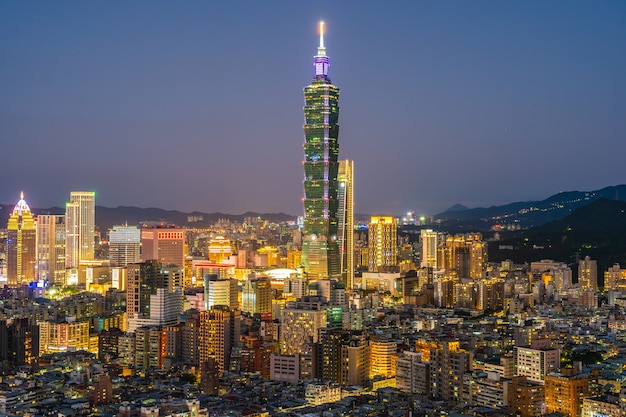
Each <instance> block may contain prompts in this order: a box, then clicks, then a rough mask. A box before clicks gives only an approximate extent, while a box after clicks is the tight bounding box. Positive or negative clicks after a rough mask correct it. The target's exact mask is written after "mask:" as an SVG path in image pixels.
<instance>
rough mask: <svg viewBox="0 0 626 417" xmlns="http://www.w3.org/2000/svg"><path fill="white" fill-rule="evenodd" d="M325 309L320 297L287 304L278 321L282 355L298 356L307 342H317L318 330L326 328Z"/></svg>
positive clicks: (326, 304)
mask: <svg viewBox="0 0 626 417" xmlns="http://www.w3.org/2000/svg"><path fill="white" fill-rule="evenodd" d="M327 307H328V303H326V302H325V301H324V300H323V298H321V297H303V298H302V300H300V301H296V302H293V303H287V305H286V306H285V309H284V310H283V311H282V316H281V320H280V323H281V328H280V350H281V353H282V354H287V355H293V354H300V353H302V352H303V351H304V350H305V345H306V344H307V343H308V342H313V343H317V342H318V337H319V329H321V328H325V327H327V315H326V314H327V311H326V308H327Z"/></svg>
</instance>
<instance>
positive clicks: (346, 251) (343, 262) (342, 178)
mask: <svg viewBox="0 0 626 417" xmlns="http://www.w3.org/2000/svg"><path fill="white" fill-rule="evenodd" d="M337 180H338V181H339V194H338V196H339V197H338V198H339V207H338V209H337V217H338V219H339V233H338V234H337V236H338V237H339V255H340V270H341V280H342V282H343V283H344V285H345V286H346V288H347V289H348V290H351V289H353V288H354V161H350V160H348V159H346V160H342V161H339V173H338V174H337Z"/></svg>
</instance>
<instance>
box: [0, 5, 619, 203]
mask: <svg viewBox="0 0 626 417" xmlns="http://www.w3.org/2000/svg"><path fill="white" fill-rule="evenodd" d="M320 20H323V21H324V22H325V23H326V36H325V44H326V48H327V54H328V55H329V56H330V62H331V67H330V77H331V80H332V81H333V83H334V84H335V85H337V86H338V87H339V88H340V89H341V94H340V99H339V105H340V114H339V123H340V133H339V144H340V150H339V157H340V159H351V160H354V161H355V211H356V212H357V213H369V214H380V215H401V214H402V213H405V212H407V211H415V212H416V213H418V214H436V213H438V212H441V211H443V210H445V209H447V208H448V207H450V206H452V205H454V204H457V203H460V204H463V205H465V206H468V207H485V206H491V205H500V204H507V203H510V202H514V201H529V200H542V199H544V198H547V197H548V196H550V195H552V194H555V193H557V192H560V191H572V190H580V191H590V190H595V189H599V188H603V187H605V186H610V185H618V184H623V183H625V182H626V179H625V178H624V174H625V173H626V170H625V168H624V156H625V154H626V141H625V139H626V137H625V132H626V2H624V1H622V0H617V1H609V0H607V1H600V2H598V1H591V0H589V1H574V0H552V1H543V0H534V1H533V0H530V1H496V0H492V1H480V0H476V1H471V2H469V1H460V0H459V1H452V0H450V1H418V0H415V1H413V0H411V1H408V0H407V1H400V0H399V1H392V2H387V1H348V0H344V1H322V0H319V1H315V2H312V1H311V2H305V1H286V0H285V1H270V0H267V1H258V0H255V1H252V0H251V1H240V0H233V1H224V2H212V1H192V0H188V1H183V2H174V1H159V0H151V1H140V0H138V1H132V2H130V1H118V0H113V1H106V2H105V1H100V2H98V1H90V2H84V1H55V2H50V1H35V0H33V1H28V2H17V1H9V0H0V79H1V80H2V82H1V83H0V160H1V163H0V178H1V179H2V186H0V203H3V204H14V203H15V202H17V200H18V198H19V193H20V191H24V192H25V195H26V201H27V202H28V203H29V205H30V206H31V207H40V208H44V207H51V206H63V205H64V203H65V201H67V200H68V199H69V193H70V191H79V190H95V191H96V192H97V204H98V205H103V206H107V207H117V206H120V205H124V206H137V207H160V208H164V209H175V210H181V211H186V212H191V211H194V210H197V211H203V212H224V213H231V214H241V213H244V212H246V211H257V212H284V213H289V214H293V215H301V214H302V211H303V209H302V201H301V200H302V195H303V187H302V180H303V176H304V174H303V168H302V159H303V148H302V145H303V143H304V133H303V129H302V125H303V123H304V116H303V111H302V108H303V105H304V97H303V91H302V89H303V87H305V86H306V85H307V84H309V83H310V81H311V79H312V77H313V66H312V63H313V55H315V53H316V50H317V45H318V34H317V25H318V22H319V21H320Z"/></svg>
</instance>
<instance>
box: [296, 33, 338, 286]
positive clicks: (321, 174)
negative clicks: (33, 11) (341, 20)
mask: <svg viewBox="0 0 626 417" xmlns="http://www.w3.org/2000/svg"><path fill="white" fill-rule="evenodd" d="M313 63H314V67H315V76H314V77H313V81H312V82H311V84H310V85H309V86H307V87H305V88H304V98H305V105H304V116H305V125H304V136H305V142H304V162H303V164H304V199H303V203H304V225H303V237H302V263H303V264H304V269H305V272H306V273H308V274H309V277H311V278H340V275H341V269H340V268H341V265H340V260H339V241H338V218H337V209H338V206H339V199H338V191H339V182H338V180H337V176H338V169H339V163H338V162H337V158H338V155H339V143H338V141H337V138H338V136H339V124H338V120H339V89H338V88H337V87H336V86H335V85H333V84H332V83H331V81H330V78H329V77H328V67H329V66H330V60H329V58H328V56H327V55H326V48H325V47H324V23H323V22H322V23H320V45H319V48H318V49H317V55H315V57H314V59H313Z"/></svg>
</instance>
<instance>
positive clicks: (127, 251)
mask: <svg viewBox="0 0 626 417" xmlns="http://www.w3.org/2000/svg"><path fill="white" fill-rule="evenodd" d="M140 249H141V230H139V229H138V228H137V226H113V229H110V230H109V259H110V260H111V262H113V263H114V264H115V265H119V266H126V265H127V264H131V263H136V262H139V261H140V259H141V258H140Z"/></svg>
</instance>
